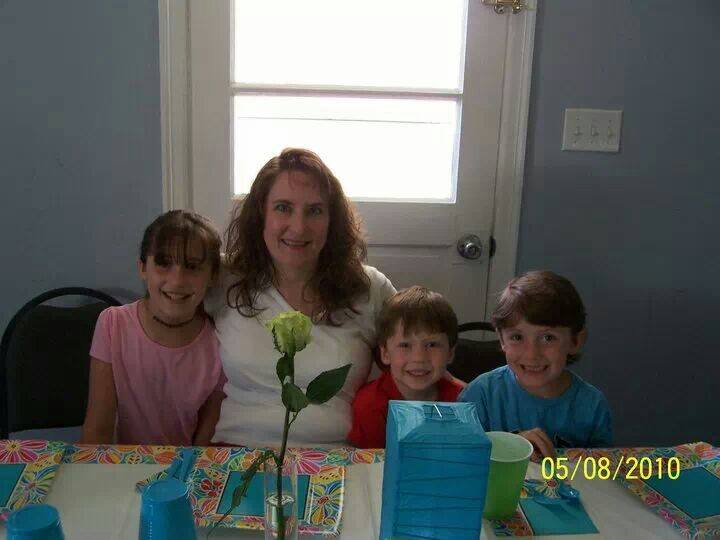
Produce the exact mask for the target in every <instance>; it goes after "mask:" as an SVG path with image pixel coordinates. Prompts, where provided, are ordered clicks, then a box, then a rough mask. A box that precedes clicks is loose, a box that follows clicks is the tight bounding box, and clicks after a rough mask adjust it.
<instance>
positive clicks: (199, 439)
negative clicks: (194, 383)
mask: <svg viewBox="0 0 720 540" xmlns="http://www.w3.org/2000/svg"><path fill="white" fill-rule="evenodd" d="M223 399H225V393H224V392H221V391H220V390H215V391H214V392H213V393H212V394H210V397H209V398H207V401H206V402H205V403H204V404H203V406H202V407H201V408H200V411H198V425H197V428H195V436H194V437H193V445H194V446H209V445H210V441H211V440H212V438H213V435H215V426H216V425H217V422H218V419H219V418H220V406H221V405H222V401H223Z"/></svg>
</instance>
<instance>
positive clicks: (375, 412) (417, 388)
mask: <svg viewBox="0 0 720 540" xmlns="http://www.w3.org/2000/svg"><path fill="white" fill-rule="evenodd" d="M376 326H377V340H378V344H379V346H380V359H381V361H382V364H383V365H382V366H381V367H382V368H383V369H384V371H383V374H382V375H381V376H380V377H379V378H378V379H376V380H374V381H371V382H369V383H367V384H366V385H365V386H363V387H362V388H360V390H358V392H357V394H356V395H355V399H354V400H353V405H352V409H353V423H352V429H351V430H350V433H349V434H348V441H349V442H350V443H351V444H352V445H354V446H357V447H358V448H385V424H386V423H387V414H388V402H389V401H390V400H391V399H398V400H403V399H405V400H413V401H456V400H457V397H458V394H459V393H460V391H461V390H462V389H463V387H462V385H461V384H460V383H459V382H456V381H454V380H452V379H451V378H450V377H449V376H448V375H447V371H446V368H447V365H448V364H449V363H450V361H451V360H452V358H453V354H454V352H455V343H457V316H456V315H455V312H454V311H453V309H452V307H451V306H450V304H449V303H448V301H447V300H445V298H443V296H442V295H440V294H438V293H436V292H433V291H430V290H428V289H426V288H425V287H419V286H414V287H410V288H409V289H404V290H402V291H400V292H398V293H396V294H394V295H393V296H391V297H390V298H388V299H387V300H386V301H385V304H384V305H383V308H382V311H381V312H380V315H379V316H378V319H377V324H376Z"/></svg>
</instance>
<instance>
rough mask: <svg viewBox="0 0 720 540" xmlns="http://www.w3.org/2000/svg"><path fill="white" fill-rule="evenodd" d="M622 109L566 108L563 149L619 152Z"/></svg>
mask: <svg viewBox="0 0 720 540" xmlns="http://www.w3.org/2000/svg"><path fill="white" fill-rule="evenodd" d="M621 124H622V111H609V110H602V109H565V126H564V129H563V142H562V149H563V150H579V151H584V152H619V151H620V127H621Z"/></svg>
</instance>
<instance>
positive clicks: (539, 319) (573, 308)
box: [491, 270, 587, 363]
mask: <svg viewBox="0 0 720 540" xmlns="http://www.w3.org/2000/svg"><path fill="white" fill-rule="evenodd" d="M586 316H587V315H586V313H585V306H584V305H583V302H582V299H581V298H580V294H578V292H577V290H576V289H575V287H574V286H573V284H572V283H570V281H569V280H568V279H566V278H564V277H562V276H560V275H558V274H555V273H554V272H550V271H549V270H537V271H533V272H527V273H526V274H523V275H522V276H520V277H516V278H514V279H513V280H511V281H510V283H508V285H507V287H505V289H504V290H503V292H502V293H501V294H500V301H499V302H498V304H497V306H495V309H494V310H493V312H492V318H491V320H492V324H493V326H494V327H495V329H496V330H497V331H498V332H500V331H501V330H502V329H503V328H508V327H511V326H514V325H516V324H517V323H518V322H519V321H520V319H525V320H526V321H527V322H529V323H530V324H534V325H538V326H551V327H552V326H564V327H567V328H569V329H570V331H571V332H572V333H573V336H577V335H578V333H580V332H581V331H582V330H583V329H584V328H585V320H586ZM579 358H580V355H579V354H574V355H572V354H571V355H569V359H568V363H572V362H575V361H577V360H578V359H579Z"/></svg>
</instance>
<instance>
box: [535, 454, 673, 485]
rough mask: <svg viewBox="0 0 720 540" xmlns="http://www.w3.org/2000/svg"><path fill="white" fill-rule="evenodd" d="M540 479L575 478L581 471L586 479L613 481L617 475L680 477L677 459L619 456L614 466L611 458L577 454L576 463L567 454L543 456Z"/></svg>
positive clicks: (642, 478)
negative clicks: (564, 455)
mask: <svg viewBox="0 0 720 540" xmlns="http://www.w3.org/2000/svg"><path fill="white" fill-rule="evenodd" d="M540 471H541V474H542V477H543V480H550V479H553V478H557V479H558V480H574V479H575V476H576V475H577V474H578V473H580V474H582V475H583V477H584V478H585V479H587V480H595V479H598V480H609V479H612V480H615V479H616V478H617V476H618V474H620V475H621V476H622V477H624V478H625V479H626V480H649V479H650V478H652V477H654V476H655V477H657V478H664V477H667V478H669V479H671V480H676V479H677V478H678V477H679V476H680V459H679V458H677V457H671V458H668V459H663V458H655V459H651V458H649V457H641V458H638V457H635V456H628V457H625V456H620V460H619V461H618V462H617V464H616V465H615V466H614V467H613V466H612V462H611V461H610V458H608V457H604V456H603V457H600V458H595V457H593V456H587V457H585V456H580V457H579V458H578V460H577V461H576V462H575V463H572V462H571V461H570V460H569V459H568V458H566V457H546V458H543V460H542V462H541V463H540Z"/></svg>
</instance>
